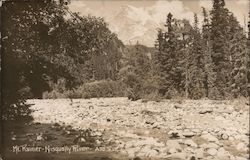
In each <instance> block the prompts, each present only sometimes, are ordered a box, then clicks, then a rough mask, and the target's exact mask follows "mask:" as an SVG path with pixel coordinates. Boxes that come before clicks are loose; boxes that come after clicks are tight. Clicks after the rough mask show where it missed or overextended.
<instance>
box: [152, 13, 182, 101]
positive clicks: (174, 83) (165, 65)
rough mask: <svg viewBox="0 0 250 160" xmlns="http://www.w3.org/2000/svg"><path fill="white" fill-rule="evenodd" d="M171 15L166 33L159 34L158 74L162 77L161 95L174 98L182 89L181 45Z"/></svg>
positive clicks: (166, 25)
mask: <svg viewBox="0 0 250 160" xmlns="http://www.w3.org/2000/svg"><path fill="white" fill-rule="evenodd" d="M174 22H175V21H174V19H173V15H172V14H171V13H169V14H168V16H167V21H166V24H165V27H166V29H167V31H166V32H165V33H161V32H159V34H158V52H157V54H158V55H157V56H156V57H157V61H158V62H157V63H158V74H159V77H161V80H160V82H159V83H160V84H159V85H160V86H161V89H160V90H159V93H160V94H162V95H166V96H167V97H171V96H173V94H176V93H177V92H178V90H179V89H180V88H181V87H180V84H181V75H180V72H179V70H180V69H179V68H178V67H179V66H178V57H177V56H178V49H179V43H178V38H177V34H176V32H175V31H176V30H175V27H176V23H174Z"/></svg>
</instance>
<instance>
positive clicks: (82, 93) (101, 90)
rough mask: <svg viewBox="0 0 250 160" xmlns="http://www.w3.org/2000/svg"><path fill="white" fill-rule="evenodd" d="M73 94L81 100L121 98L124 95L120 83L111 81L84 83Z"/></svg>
mask: <svg viewBox="0 0 250 160" xmlns="http://www.w3.org/2000/svg"><path fill="white" fill-rule="evenodd" d="M75 92H76V95H78V97H81V98H98V97H121V96H123V95H124V93H123V87H122V85H121V83H119V82H116V81H112V80H100V81H94V82H90V83H86V84H84V85H83V86H81V87H79V88H78V89H76V91H75Z"/></svg>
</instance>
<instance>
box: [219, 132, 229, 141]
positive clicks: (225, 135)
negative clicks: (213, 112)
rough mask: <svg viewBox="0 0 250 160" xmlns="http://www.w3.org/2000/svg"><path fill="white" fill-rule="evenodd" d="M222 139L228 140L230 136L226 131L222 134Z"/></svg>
mask: <svg viewBox="0 0 250 160" xmlns="http://www.w3.org/2000/svg"><path fill="white" fill-rule="evenodd" d="M221 139H223V140H228V139H229V136H228V135H227V134H226V133H223V134H221Z"/></svg>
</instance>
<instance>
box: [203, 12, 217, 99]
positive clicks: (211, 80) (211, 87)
mask: <svg viewBox="0 0 250 160" xmlns="http://www.w3.org/2000/svg"><path fill="white" fill-rule="evenodd" d="M202 11H203V17H204V19H203V24H202V46H203V53H204V64H205V78H204V89H205V95H206V97H208V98H212V99H215V98H216V93H218V89H217V86H216V85H215V81H216V72H215V71H214V68H215V66H214V63H213V61H212V52H213V51H212V45H211V23H210V21H209V17H208V13H207V11H206V9H205V8H202Z"/></svg>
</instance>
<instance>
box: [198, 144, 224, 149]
mask: <svg viewBox="0 0 250 160" xmlns="http://www.w3.org/2000/svg"><path fill="white" fill-rule="evenodd" d="M201 147H202V148H204V149H210V148H214V149H218V148H219V147H220V146H219V145H217V144H215V143H205V144H202V145H201Z"/></svg>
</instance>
